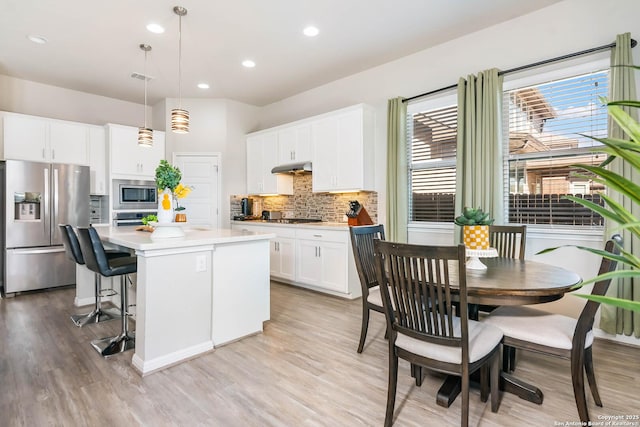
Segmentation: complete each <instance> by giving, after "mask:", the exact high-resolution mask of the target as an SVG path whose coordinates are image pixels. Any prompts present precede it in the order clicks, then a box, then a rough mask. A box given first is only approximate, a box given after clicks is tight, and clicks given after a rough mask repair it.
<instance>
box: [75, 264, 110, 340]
mask: <svg viewBox="0 0 640 427" xmlns="http://www.w3.org/2000/svg"><path fill="white" fill-rule="evenodd" d="M94 288H95V295H96V301H95V308H94V309H93V310H92V311H91V312H90V313H85V314H74V315H73V316H71V320H72V321H73V323H74V324H75V325H76V326H77V327H79V328H81V327H83V326H84V325H87V324H89V323H100V322H106V321H109V320H115V319H119V318H120V317H121V315H120V313H118V312H117V311H115V310H113V309H108V308H107V309H104V310H103V309H102V295H101V292H102V278H101V277H100V275H99V274H98V273H95V279H94Z"/></svg>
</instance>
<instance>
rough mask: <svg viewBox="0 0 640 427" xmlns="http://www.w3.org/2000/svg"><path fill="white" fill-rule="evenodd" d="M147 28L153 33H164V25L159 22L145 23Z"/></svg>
mask: <svg viewBox="0 0 640 427" xmlns="http://www.w3.org/2000/svg"><path fill="white" fill-rule="evenodd" d="M147 30H149V31H151V32H152V33H155V34H162V33H164V27H163V26H162V25H160V24H153V23H151V24H149V25H147Z"/></svg>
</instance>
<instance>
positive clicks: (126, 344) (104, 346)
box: [91, 275, 136, 357]
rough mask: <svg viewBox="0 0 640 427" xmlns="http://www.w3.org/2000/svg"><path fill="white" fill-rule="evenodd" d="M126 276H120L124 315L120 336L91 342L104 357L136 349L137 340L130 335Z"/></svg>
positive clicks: (121, 304) (121, 307) (121, 303)
mask: <svg viewBox="0 0 640 427" xmlns="http://www.w3.org/2000/svg"><path fill="white" fill-rule="evenodd" d="M125 276H126V275H122V276H120V311H121V313H122V327H121V330H120V335H118V336H116V337H109V338H102V339H99V340H94V341H91V345H92V346H93V348H95V349H96V350H97V351H98V352H99V353H100V354H102V355H103V356H104V357H109V356H113V355H114V354H118V353H122V352H124V351H127V350H131V349H133V348H135V345H136V340H135V337H134V336H133V334H130V333H129V313H128V311H127V310H128V308H129V296H128V293H127V282H126V277H125Z"/></svg>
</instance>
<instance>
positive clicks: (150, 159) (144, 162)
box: [136, 130, 165, 180]
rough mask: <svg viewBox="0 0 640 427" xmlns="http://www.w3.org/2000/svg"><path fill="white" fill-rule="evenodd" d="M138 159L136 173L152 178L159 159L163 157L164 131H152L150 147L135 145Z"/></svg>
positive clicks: (142, 176)
mask: <svg viewBox="0 0 640 427" xmlns="http://www.w3.org/2000/svg"><path fill="white" fill-rule="evenodd" d="M136 146H137V148H138V159H140V166H139V169H138V173H139V174H140V175H141V178H143V179H149V180H154V179H155V176H156V168H157V167H158V165H159V164H160V160H162V159H164V147H165V133H164V132H162V131H157V130H154V131H153V145H152V146H151V147H143V146H140V145H137V134H136Z"/></svg>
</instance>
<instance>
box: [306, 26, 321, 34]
mask: <svg viewBox="0 0 640 427" xmlns="http://www.w3.org/2000/svg"><path fill="white" fill-rule="evenodd" d="M302 32H303V33H304V35H305V36H307V37H315V36H317V35H318V34H319V33H320V30H318V29H317V28H316V27H314V26H313V25H310V26H308V27H307V28H305V29H304V30H302Z"/></svg>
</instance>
